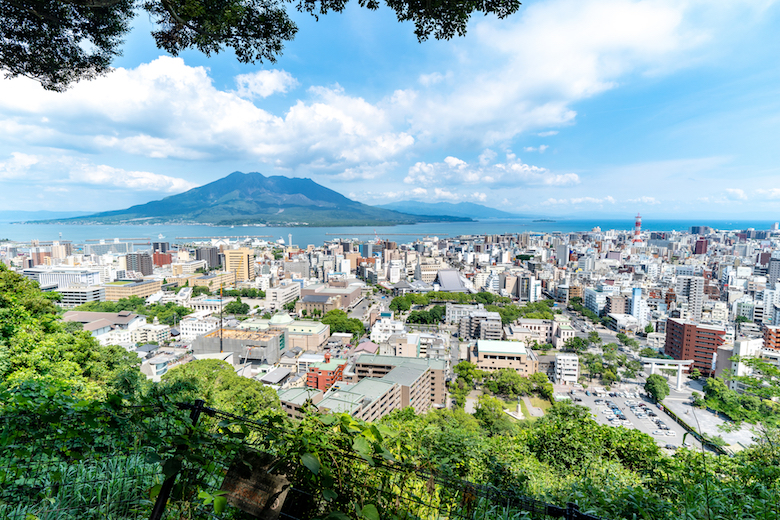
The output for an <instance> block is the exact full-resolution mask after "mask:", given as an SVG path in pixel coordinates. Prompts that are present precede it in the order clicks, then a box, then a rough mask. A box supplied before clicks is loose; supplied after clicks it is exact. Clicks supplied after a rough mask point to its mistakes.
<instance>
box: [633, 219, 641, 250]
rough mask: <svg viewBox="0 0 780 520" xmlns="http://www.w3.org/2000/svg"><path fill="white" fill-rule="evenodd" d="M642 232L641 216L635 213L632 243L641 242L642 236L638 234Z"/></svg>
mask: <svg viewBox="0 0 780 520" xmlns="http://www.w3.org/2000/svg"><path fill="white" fill-rule="evenodd" d="M641 234H642V216H641V215H640V214H639V213H637V214H636V224H634V240H633V243H634V244H639V243H641V242H642V237H641V236H640V235H641Z"/></svg>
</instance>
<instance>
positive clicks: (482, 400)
mask: <svg viewBox="0 0 780 520" xmlns="http://www.w3.org/2000/svg"><path fill="white" fill-rule="evenodd" d="M474 418H475V419H476V420H477V421H479V424H480V425H481V426H482V428H483V429H485V431H487V432H488V433H489V434H490V435H505V434H507V433H508V432H510V431H511V430H512V429H513V428H514V425H513V424H512V419H511V418H510V417H509V416H508V415H507V414H506V413H505V412H504V403H503V401H501V400H500V399H496V398H495V397H491V396H489V395H481V396H479V399H477V407H476V410H475V411H474Z"/></svg>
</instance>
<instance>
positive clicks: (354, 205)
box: [58, 172, 470, 226]
mask: <svg viewBox="0 0 780 520" xmlns="http://www.w3.org/2000/svg"><path fill="white" fill-rule="evenodd" d="M468 220H470V219H469V218H464V217H453V216H431V215H425V216H421V215H410V214H405V213H400V212H398V211H392V210H387V209H383V208H377V207H372V206H367V205H365V204H362V203H360V202H356V201H354V200H350V199H348V198H347V197H345V196H343V195H341V194H340V193H337V192H335V191H333V190H331V189H328V188H326V187H324V186H321V185H319V184H317V183H316V182H314V181H313V180H311V179H299V178H290V177H282V176H274V177H266V176H264V175H262V174H260V173H256V172H255V173H241V172H233V173H231V174H230V175H228V176H227V177H224V178H222V179H219V180H216V181H214V182H211V183H209V184H206V185H204V186H200V187H198V188H193V189H191V190H189V191H187V192H184V193H180V194H178V195H172V196H170V197H166V198H164V199H162V200H156V201H152V202H149V203H146V204H139V205H137V206H133V207H131V208H127V209H123V210H118V211H106V212H102V213H95V214H93V215H87V216H84V217H77V218H71V219H67V220H62V219H59V220H58V221H59V222H64V221H67V222H70V223H85V224H86V223H106V224H108V223H120V222H122V223H131V224H132V223H138V224H141V223H144V224H145V223H161V222H168V223H172V222H178V223H203V224H217V225H233V224H267V225H282V226H285V225H299V226H361V225H365V226H381V225H393V224H414V223H418V222H440V221H468Z"/></svg>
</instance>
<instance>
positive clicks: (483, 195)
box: [471, 191, 487, 202]
mask: <svg viewBox="0 0 780 520" xmlns="http://www.w3.org/2000/svg"><path fill="white" fill-rule="evenodd" d="M471 198H472V199H474V200H478V201H480V202H485V201H486V200H487V194H486V193H480V192H478V191H475V192H474V193H472V194H471Z"/></svg>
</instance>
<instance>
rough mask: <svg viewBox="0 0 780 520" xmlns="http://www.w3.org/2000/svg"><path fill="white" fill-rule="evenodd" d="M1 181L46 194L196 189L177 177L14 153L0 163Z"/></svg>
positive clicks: (74, 159)
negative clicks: (87, 189) (79, 189)
mask: <svg viewBox="0 0 780 520" xmlns="http://www.w3.org/2000/svg"><path fill="white" fill-rule="evenodd" d="M63 173H66V176H63ZM0 178H6V179H11V178H17V179H18V178H24V179H25V180H27V181H29V182H30V183H31V184H32V183H38V184H40V185H41V186H42V187H43V190H44V191H48V192H64V191H68V190H69V189H68V185H73V184H91V185H99V186H107V187H119V188H125V189H130V190H134V191H156V192H163V193H180V192H183V191H186V190H189V189H191V188H194V187H195V186H197V185H196V184H193V183H191V182H189V181H187V180H185V179H181V178H179V177H170V176H168V175H160V174H157V173H152V172H145V171H128V170H123V169H121V168H114V167H112V166H108V165H105V164H93V163H91V162H88V161H85V160H83V159H80V158H75V157H71V156H50V157H43V156H35V155H27V154H22V153H13V154H11V157H10V158H9V159H8V160H6V161H3V162H0Z"/></svg>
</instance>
